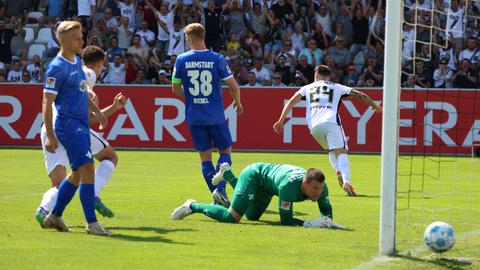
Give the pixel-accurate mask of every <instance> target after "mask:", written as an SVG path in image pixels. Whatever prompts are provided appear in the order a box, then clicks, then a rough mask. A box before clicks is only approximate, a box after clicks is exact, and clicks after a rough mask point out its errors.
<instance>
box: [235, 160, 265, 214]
mask: <svg viewBox="0 0 480 270" xmlns="http://www.w3.org/2000/svg"><path fill="white" fill-rule="evenodd" d="M259 182H260V176H259V175H258V170H257V169H256V167H255V166H247V167H246V168H245V169H244V170H243V171H242V173H241V174H240V177H239V178H238V182H237V186H236V187H235V190H234V195H233V199H232V204H231V207H232V208H233V210H235V212H237V213H238V214H239V215H241V216H243V215H246V217H247V219H249V220H258V219H259V218H260V217H261V216H262V214H263V213H264V212H265V210H266V209H267V207H268V205H269V204H270V201H271V200H272V195H270V194H268V193H266V192H265V191H264V190H263V189H262V188H261V187H260V186H259Z"/></svg>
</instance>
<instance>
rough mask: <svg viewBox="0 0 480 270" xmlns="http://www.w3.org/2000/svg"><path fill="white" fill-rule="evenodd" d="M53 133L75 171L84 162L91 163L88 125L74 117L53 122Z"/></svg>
mask: <svg viewBox="0 0 480 270" xmlns="http://www.w3.org/2000/svg"><path fill="white" fill-rule="evenodd" d="M55 135H56V136H57V138H58V141H59V142H60V143H61V144H62V145H63V147H64V148H65V150H66V151H67V156H68V161H69V162H70V168H72V170H73V171H76V170H77V169H78V168H79V167H80V166H82V165H84V164H86V163H93V155H92V152H91V151H90V127H89V126H88V125H87V126H86V125H84V124H82V123H81V122H80V121H78V120H76V119H68V120H65V121H61V122H60V123H55Z"/></svg>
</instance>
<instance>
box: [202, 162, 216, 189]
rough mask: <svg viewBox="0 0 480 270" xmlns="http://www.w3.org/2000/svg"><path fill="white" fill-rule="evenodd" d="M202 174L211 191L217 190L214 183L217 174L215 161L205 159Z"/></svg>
mask: <svg viewBox="0 0 480 270" xmlns="http://www.w3.org/2000/svg"><path fill="white" fill-rule="evenodd" d="M202 174H203V179H204V180H205V183H207V185H208V189H210V193H211V192H213V191H214V190H215V186H214V185H212V178H213V176H214V175H215V168H214V167H213V163H212V162H211V161H203V162H202Z"/></svg>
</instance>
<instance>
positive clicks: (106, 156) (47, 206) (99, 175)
mask: <svg viewBox="0 0 480 270" xmlns="http://www.w3.org/2000/svg"><path fill="white" fill-rule="evenodd" d="M82 59H83V61H84V66H83V71H84V73H85V76H86V78H87V88H88V91H89V93H90V97H91V98H92V99H93V100H94V102H95V103H97V105H98V97H97V95H96V94H95V93H94V92H93V91H92V89H93V87H94V86H95V81H96V79H97V77H98V75H99V74H100V72H101V71H102V68H103V62H104V59H105V53H104V52H103V50H102V49H101V48H99V47H96V46H88V47H86V48H85V49H84V51H83V53H82ZM125 102H126V98H125V97H124V96H123V95H122V94H121V93H119V94H117V95H116V96H115V98H114V100H113V103H112V105H110V106H107V107H106V108H104V109H103V110H102V112H103V113H104V115H105V116H106V117H108V116H110V115H112V114H114V113H116V112H117V111H119V110H120V109H121V108H123V106H124V105H125ZM53 108H55V107H53ZM53 111H54V116H53V121H52V122H54V121H55V118H56V112H55V109H54V110H53ZM92 119H93V118H92ZM91 123H93V122H92V121H91ZM46 136H47V135H46V129H45V126H44V125H43V126H42V130H41V134H40V137H41V140H42V148H43V154H44V158H45V167H46V169H47V173H48V175H49V177H50V180H51V183H52V187H51V188H50V189H49V190H48V191H47V192H45V194H44V195H43V199H42V201H41V203H40V206H39V207H38V209H37V212H36V213H35V218H36V220H37V221H38V223H39V224H40V226H42V227H43V224H44V219H45V216H46V215H48V213H49V212H50V211H51V210H52V209H53V206H54V203H55V201H56V199H57V194H58V185H59V184H60V183H61V182H62V180H63V179H65V178H66V175H67V173H66V167H67V164H68V157H67V152H66V150H65V148H64V147H63V146H62V145H61V144H60V143H58V148H57V149H55V152H54V153H51V152H48V151H46V147H45V141H46ZM90 148H91V153H92V155H94V157H95V158H96V159H97V160H98V161H99V165H98V166H97V169H96V171H95V209H96V210H97V211H98V212H99V213H100V214H101V215H103V216H105V217H109V218H111V217H113V216H114V214H113V212H112V211H111V210H110V209H109V208H108V207H106V206H105V205H104V204H103V203H102V201H101V200H100V199H99V195H100V192H101V191H102V189H103V188H104V187H105V185H106V184H107V183H108V180H109V179H110V177H111V175H112V173H113V171H114V170H115V167H116V165H117V162H118V157H117V155H116V153H115V151H114V150H113V148H112V147H111V146H110V145H109V144H108V142H107V141H106V140H105V139H104V138H102V136H100V135H99V134H98V133H97V132H95V131H94V130H92V129H90ZM71 177H73V176H72V174H70V175H69V176H68V178H69V179H70V178H71Z"/></svg>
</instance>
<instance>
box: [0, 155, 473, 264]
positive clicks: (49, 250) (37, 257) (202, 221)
mask: <svg viewBox="0 0 480 270" xmlns="http://www.w3.org/2000/svg"><path fill="white" fill-rule="evenodd" d="M118 155H119V166H118V168H117V170H116V171H115V173H114V175H113V177H112V179H111V181H110V183H109V185H108V186H107V187H106V188H105V190H104V192H103V194H102V200H103V201H104V203H105V204H107V205H108V206H109V207H111V208H112V210H114V211H115V214H116V216H115V218H113V219H104V218H101V217H100V218H99V219H100V221H101V222H102V223H103V224H104V225H105V226H106V227H107V228H110V229H111V230H112V231H114V232H116V233H120V234H121V235H120V236H117V237H112V238H106V237H95V236H89V235H86V234H85V232H84V228H83V227H84V219H83V213H82V211H81V205H80V202H79V199H78V195H77V196H76V197H75V198H74V199H73V201H72V203H71V204H70V205H69V207H68V208H67V210H66V212H65V214H64V219H65V221H66V222H67V224H68V225H70V226H71V227H72V228H73V232H71V233H59V232H56V231H52V230H43V229H41V228H40V227H39V226H38V224H37V223H36V221H35V220H34V216H33V214H34V212H35V209H36V208H37V206H38V204H39V203H40V200H41V196H42V194H43V192H45V191H46V190H47V189H48V188H49V180H48V178H47V176H46V174H45V168H44V165H43V156H42V152H41V151H40V150H7V149H2V150H0V160H1V162H0V179H1V180H0V213H1V216H0V218H1V221H0V243H1V244H0V269H216V268H222V269H229V270H230V269H409V270H412V269H447V268H454V269H480V263H479V262H478V258H479V257H480V195H479V194H480V162H479V161H478V160H475V159H471V158H449V157H445V158H439V157H431V158H423V157H415V158H413V160H412V159H409V158H400V162H401V163H400V168H399V173H400V174H401V177H400V180H399V185H398V191H399V193H398V197H399V198H398V208H399V210H398V217H397V220H398V237H397V247H398V249H399V253H400V254H401V256H398V257H395V258H393V259H390V260H388V261H387V262H383V261H381V260H378V259H377V260H376V259H375V257H376V256H377V254H378V234H379V233H378V225H379V201H380V199H379V190H380V156H378V155H350V163H351V167H352V168H351V170H352V183H353V185H354V187H355V188H356V190H357V192H358V193H359V194H360V195H361V196H359V197H356V198H350V197H347V196H346V195H345V194H344V192H343V191H341V190H340V188H339V187H338V184H337V182H336V180H335V176H334V172H333V171H332V169H331V167H330V164H329V162H328V156H327V155H326V154H324V153H315V154H313V153H312V154H296V153H295V154H294V153H288V154H286V153H234V155H233V161H234V165H233V171H234V172H235V173H236V174H239V173H240V171H241V169H243V167H244V166H246V165H247V164H249V163H252V162H256V161H264V162H273V163H290V164H294V165H299V166H302V167H304V168H308V167H319V168H322V169H324V171H325V173H326V176H327V183H328V184H329V187H330V200H331V202H332V205H333V209H334V217H335V220H336V221H337V222H339V223H340V224H343V225H345V226H347V227H349V228H350V229H351V230H350V231H334V230H327V229H305V228H303V227H285V226H280V225H279V216H278V210H277V207H276V206H277V200H276V199H275V198H274V199H273V200H272V203H271V205H270V207H269V209H268V210H267V212H266V213H265V214H264V215H263V216H262V218H261V221H259V222H250V221H247V220H242V222H241V224H221V223H218V222H215V221H212V220H210V219H209V218H207V217H205V216H203V215H192V216H189V217H187V218H186V219H185V220H182V221H173V220H171V218H170V213H171V211H172V210H173V209H174V208H175V207H177V206H178V205H180V204H182V203H183V202H184V201H185V200H186V199H188V198H194V199H196V200H198V201H200V202H210V201H211V198H210V196H209V194H208V193H207V188H206V186H205V184H204V181H203V179H202V177H201V172H200V165H199V158H198V155H197V154H196V153H194V152H161V151H160V152H149V151H119V152H118ZM410 168H412V169H410ZM411 172H412V173H411ZM229 194H232V191H231V189H229ZM294 211H295V215H296V217H298V218H301V219H310V218H314V217H316V216H318V215H319V212H318V209H317V206H316V204H314V203H312V202H308V201H306V202H302V203H296V204H295V205H294ZM437 220H443V221H446V222H449V223H450V224H451V225H452V226H453V227H454V229H455V230H456V233H457V237H458V240H457V243H456V245H455V247H454V248H453V249H452V250H451V251H449V252H447V253H445V254H443V255H437V256H432V255H430V253H429V252H428V251H426V250H425V248H424V247H423V241H422V236H423V230H424V229H425V228H426V226H427V225H428V224H429V223H431V222H433V221H437ZM441 257H448V258H450V259H451V258H477V261H476V262H474V263H473V264H461V263H460V262H458V261H453V260H447V259H442V258H441Z"/></svg>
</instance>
